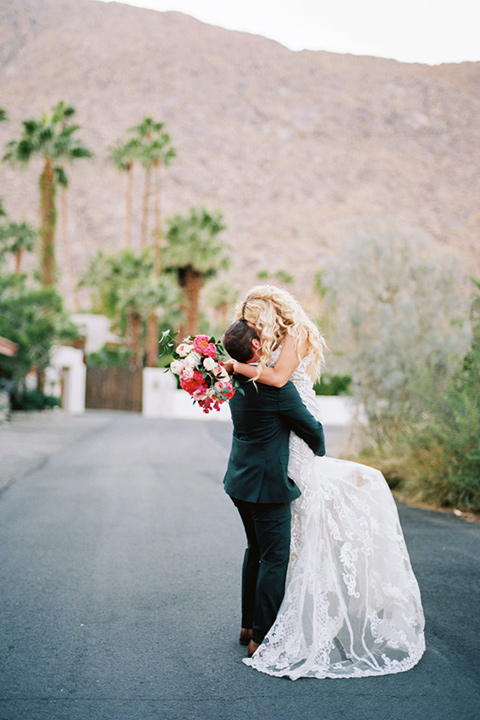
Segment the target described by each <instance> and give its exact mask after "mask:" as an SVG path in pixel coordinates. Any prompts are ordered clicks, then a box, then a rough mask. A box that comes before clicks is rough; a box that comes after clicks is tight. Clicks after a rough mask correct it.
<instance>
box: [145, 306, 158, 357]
mask: <svg viewBox="0 0 480 720" xmlns="http://www.w3.org/2000/svg"><path fill="white" fill-rule="evenodd" d="M146 355H147V356H146V360H145V364H146V366H147V367H157V364H158V320H157V316H156V314H155V311H152V312H151V313H150V315H149V316H148V319H147V343H146Z"/></svg>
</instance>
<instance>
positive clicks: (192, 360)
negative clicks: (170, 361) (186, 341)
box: [177, 350, 202, 367]
mask: <svg viewBox="0 0 480 720" xmlns="http://www.w3.org/2000/svg"><path fill="white" fill-rule="evenodd" d="M177 352H178V350H177ZM201 361H202V356H201V355H200V353H197V352H191V353H190V355H188V357H186V358H185V362H186V363H188V364H189V365H191V366H192V367H198V365H200V363H201Z"/></svg>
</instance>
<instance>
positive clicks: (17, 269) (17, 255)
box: [15, 248, 23, 275]
mask: <svg viewBox="0 0 480 720" xmlns="http://www.w3.org/2000/svg"><path fill="white" fill-rule="evenodd" d="M22 256H23V248H18V250H17V251H16V253H15V273H16V274H17V275H20V268H21V265H22Z"/></svg>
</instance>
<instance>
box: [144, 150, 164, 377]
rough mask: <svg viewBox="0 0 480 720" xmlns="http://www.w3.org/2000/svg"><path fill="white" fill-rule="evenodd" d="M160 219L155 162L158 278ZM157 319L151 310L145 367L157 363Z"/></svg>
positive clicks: (157, 267)
mask: <svg viewBox="0 0 480 720" xmlns="http://www.w3.org/2000/svg"><path fill="white" fill-rule="evenodd" d="M160 223H161V219H160V163H159V162H158V161H157V162H156V163H155V231H154V232H155V235H154V242H155V245H154V253H155V259H154V274H155V277H157V278H159V277H160V273H161V271H162V265H161V242H162V230H161V224H160ZM158 338H159V332H158V320H157V316H156V314H155V311H152V312H151V313H150V315H149V317H148V320H147V347H146V351H147V357H146V365H147V367H156V366H157V363H158Z"/></svg>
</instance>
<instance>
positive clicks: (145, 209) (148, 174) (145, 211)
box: [142, 168, 152, 249]
mask: <svg viewBox="0 0 480 720" xmlns="http://www.w3.org/2000/svg"><path fill="white" fill-rule="evenodd" d="M151 175H152V171H151V170H150V168H147V169H146V170H145V189H144V191H143V216H142V249H145V248H146V247H147V233H148V201H149V199H150V184H151Z"/></svg>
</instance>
